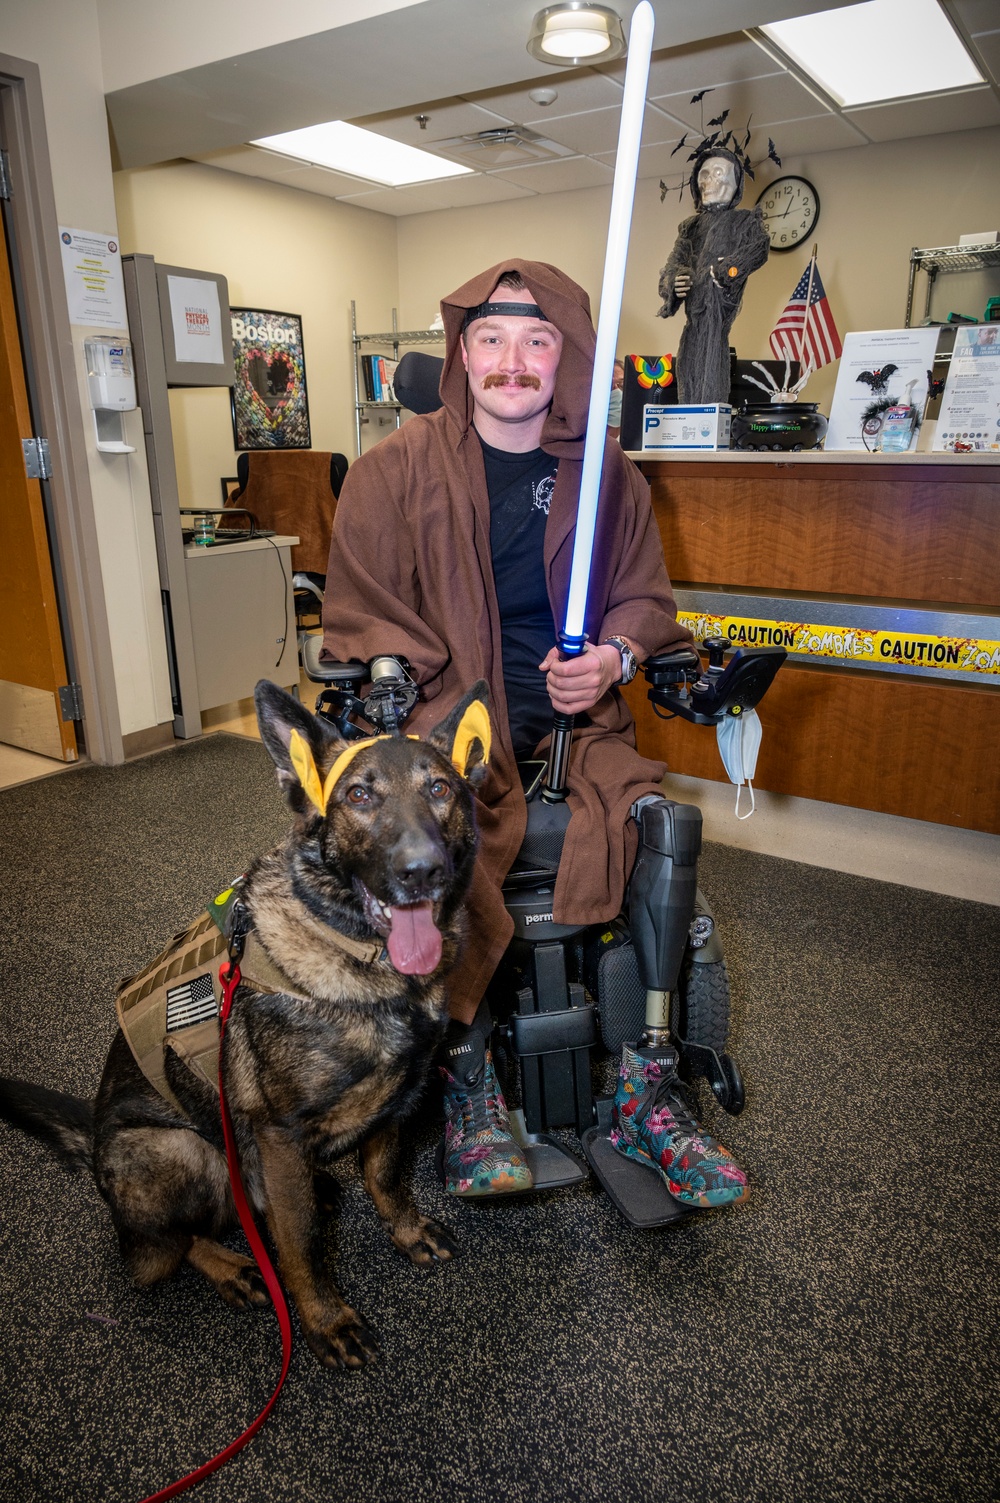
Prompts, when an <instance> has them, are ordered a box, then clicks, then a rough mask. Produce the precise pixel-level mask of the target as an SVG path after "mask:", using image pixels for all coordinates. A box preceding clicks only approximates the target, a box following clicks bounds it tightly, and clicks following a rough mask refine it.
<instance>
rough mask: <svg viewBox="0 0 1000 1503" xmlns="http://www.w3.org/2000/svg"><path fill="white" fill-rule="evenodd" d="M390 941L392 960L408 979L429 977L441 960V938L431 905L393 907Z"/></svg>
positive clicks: (388, 943) (388, 945)
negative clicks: (411, 977) (409, 977)
mask: <svg viewBox="0 0 1000 1503" xmlns="http://www.w3.org/2000/svg"><path fill="white" fill-rule="evenodd" d="M391 917H392V928H391V929H390V931H389V938H388V940H387V941H386V948H387V949H388V951H389V959H390V960H391V961H392V963H393V965H394V966H395V967H396V970H397V971H401V972H402V973H403V975H404V976H429V975H430V973H431V971H433V970H434V968H435V966H437V964H438V962H439V961H440V959H441V935H440V932H439V930H438V928H437V925H436V924H435V922H434V918H433V905H432V904H431V903H414V904H412V905H410V906H408V907H406V908H393V909H392V911H391Z"/></svg>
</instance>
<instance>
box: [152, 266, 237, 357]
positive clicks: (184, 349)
mask: <svg viewBox="0 0 1000 1503" xmlns="http://www.w3.org/2000/svg"><path fill="white" fill-rule="evenodd" d="M167 289H168V295H169V298H170V321H171V326H172V328H173V331H174V358H175V359H176V360H177V361H178V362H179V363H180V364H182V365H219V364H220V363H221V361H222V309H221V308H220V306H219V288H218V284H217V283H216V282H209V281H204V280H202V279H201V278H195V277H177V276H168V277H167ZM227 332H228V331H227Z"/></svg>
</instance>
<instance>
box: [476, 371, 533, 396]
mask: <svg viewBox="0 0 1000 1503" xmlns="http://www.w3.org/2000/svg"><path fill="white" fill-rule="evenodd" d="M511 382H513V383H514V385H515V386H530V387H532V388H533V390H535V391H541V389H542V383H541V381H539V379H538V377H537V376H533V375H532V374H531V372H530V371H521V373H520V375H517V376H505V375H502V374H501V373H500V371H494V372H493V373H492V375H489V376H484V378H483V391H489V389H490V387H491V386H510V384H511Z"/></svg>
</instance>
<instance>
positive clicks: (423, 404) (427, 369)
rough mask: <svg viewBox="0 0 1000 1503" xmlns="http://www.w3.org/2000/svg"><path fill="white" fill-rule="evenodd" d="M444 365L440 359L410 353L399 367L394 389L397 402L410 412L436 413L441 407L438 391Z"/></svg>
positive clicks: (416, 351) (416, 352) (404, 357)
mask: <svg viewBox="0 0 1000 1503" xmlns="http://www.w3.org/2000/svg"><path fill="white" fill-rule="evenodd" d="M443 370H444V361H443V360H442V358H441V356H440V355H428V354H426V353H425V352H424V351H423V350H407V352H406V354H405V355H403V356H402V358H401V359H400V362H399V364H398V365H397V367H396V374H395V375H394V376H393V378H392V389H393V391H394V392H395V393H396V401H397V402H401V403H402V404H403V406H404V407H406V408H408V409H409V411H410V412H437V410H438V408H439V407H440V406H441V405H442V403H441V394H440V392H439V390H438V387H439V386H440V384H441V372H442V371H443Z"/></svg>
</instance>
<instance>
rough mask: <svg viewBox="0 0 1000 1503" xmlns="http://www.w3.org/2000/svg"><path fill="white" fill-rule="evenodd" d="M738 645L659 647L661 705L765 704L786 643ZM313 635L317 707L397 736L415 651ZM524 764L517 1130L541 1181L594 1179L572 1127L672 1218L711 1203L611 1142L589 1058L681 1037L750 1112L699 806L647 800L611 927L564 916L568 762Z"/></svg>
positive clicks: (512, 1098) (505, 967) (660, 709)
mask: <svg viewBox="0 0 1000 1503" xmlns="http://www.w3.org/2000/svg"><path fill="white" fill-rule="evenodd" d="M731 645H732V644H731V643H729V642H728V641H727V640H726V639H725V638H721V637H720V638H712V639H709V640H708V641H706V642H705V643H704V644H703V646H704V651H705V652H706V653H707V659H708V661H707V663H705V664H703V662H702V659H701V657H700V656H699V653H698V652H697V651H696V650H695V649H694V648H687V647H685V648H681V649H679V650H676V651H673V652H668V653H662V654H659V655H657V656H654V657H651V658H648V659H647V660H646V662H645V663H643V664H642V672H643V674H644V676H645V679H646V682H647V685H648V697H649V699H650V701H651V702H652V704H653V707H654V710H655V711H656V713H657V714H658V715H661V716H664V717H665V718H668V719H669V718H672V717H673V716H680V717H682V718H684V719H686V720H689V721H692V722H694V723H696V724H699V725H718V724H720V722H722V721H723V720H724V718H725V717H726V716H727V715H728V716H739V715H742V714H745V713H746V712H747V711H749V710H751V709H753V708H755V706H756V705H757V704H759V702H760V700H761V699H762V698H763V696H764V694H765V693H766V692H767V689H768V687H769V686H770V684H771V682H772V680H773V678H774V675H775V674H776V673H777V671H778V669H779V668H780V666H781V664H782V663H783V662H784V660H785V658H786V656H787V654H786V653H785V652H784V650H783V649H781V648H749V649H747V648H738V649H737V650H736V651H734V652H732V653H731V655H729V653H730V648H731ZM309 646H310V648H311V650H310V651H308V652H307V654H306V656H305V660H304V661H305V667H306V671H307V673H308V675H309V677H310V678H312V679H313V680H314V681H315V682H317V683H321V684H323V685H324V687H323V689H322V691H321V693H320V694H319V696H318V699H317V702H316V712H317V714H319V715H322V716H325V717H326V718H328V719H329V720H331V721H333V722H334V723H335V724H336V725H337V726H338V728H339V730H340V731H341V734H342V735H344V736H345V737H347V738H348V739H351V738H354V737H358V736H363V735H371V734H372V732H373V731H375V732H376V733H378V732H386V733H392V732H395V731H398V729H399V727H400V725H401V724H402V722H403V721H404V720H405V718H406V716H407V715H408V714H409V712H410V710H411V709H412V707H413V705H414V703H415V702H416V699H417V696H418V693H419V691H418V688H417V686H416V684H414V683H413V681H412V680H411V679H410V677H409V673H408V665H407V664H406V662H405V660H402V659H400V658H395V657H391V656H388V655H386V656H381V657H377V658H373V659H371V660H370V661H369V662H368V663H362V662H359V661H350V662H320V660H319V648H320V639H319V638H318V637H314V638H312V639H311V641H310V644H309ZM727 656H728V660H727ZM365 686H368V692H367V694H366V695H365V697H364V698H362V697H361V691H362V689H363V688H364V687H365ZM553 742H555V737H553ZM520 771H521V779H522V785H523V787H524V792H525V798H526V801H527V811H528V824H527V831H526V834H525V838H524V842H523V844H522V846H521V850H520V852H519V853H518V856H517V859H516V861H515V862H514V865H513V867H512V868H511V871H510V872H509V874H508V876H507V879H506V881H505V883H504V886H503V896H504V902H505V905H506V907H507V910H508V912H509V913H510V915H511V918H512V919H513V922H514V936H513V938H512V940H511V943H510V945H509V947H508V950H507V952H506V954H505V956H504V958H503V960H502V961H501V964H500V966H499V968H498V970H497V973H496V975H495V976H494V979H493V981H492V983H491V986H490V988H489V991H488V993H487V999H486V1000H487V1002H488V1005H489V1010H490V1015H491V1019H492V1021H493V1050H494V1054H495V1056H496V1057H497V1060H498V1065H499V1067H500V1072H501V1078H502V1080H503V1085H504V1092H505V1095H506V1097H507V1100H508V1105H509V1106H511V1113H510V1115H511V1124H512V1130H513V1132H514V1135H515V1137H516V1138H517V1139H518V1141H519V1142H520V1145H521V1147H522V1149H523V1150H524V1152H525V1155H526V1157H527V1159H528V1163H529V1166H530V1168H531V1171H532V1175H533V1178H534V1187H535V1190H536V1191H544V1190H551V1189H556V1188H559V1187H562V1186H566V1185H571V1184H574V1183H578V1182H580V1181H581V1180H583V1179H585V1178H586V1177H587V1167H586V1165H585V1164H584V1163H583V1162H582V1161H581V1159H580V1157H579V1156H578V1154H577V1153H576V1152H575V1151H574V1150H573V1149H572V1148H570V1147H569V1146H568V1145H567V1142H566V1139H567V1138H568V1137H569V1136H570V1132H569V1130H572V1131H575V1133H576V1135H577V1137H578V1139H579V1144H580V1147H581V1148H582V1150H583V1153H584V1155H585V1157H586V1159H587V1161H588V1162H589V1164H590V1167H591V1169H592V1170H593V1171H594V1174H595V1175H596V1177H597V1179H598V1180H599V1181H600V1183H601V1185H602V1187H603V1188H604V1189H605V1191H606V1192H607V1193H608V1195H609V1196H610V1198H611V1199H612V1201H613V1202H614V1203H615V1205H616V1206H617V1208H618V1209H619V1211H620V1212H621V1213H622V1215H624V1216H625V1218H626V1219H627V1220H628V1221H629V1222H631V1224H632V1225H634V1226H638V1227H655V1226H663V1225H666V1224H668V1223H670V1222H673V1221H676V1220H679V1219H681V1218H683V1217H685V1216H689V1215H698V1214H702V1213H700V1212H699V1211H697V1210H693V1209H692V1208H691V1207H688V1206H684V1205H682V1204H681V1203H680V1202H678V1201H677V1200H675V1199H674V1198H673V1197H672V1196H671V1195H670V1194H669V1192H668V1191H667V1189H666V1186H665V1184H663V1182H662V1180H661V1179H660V1178H659V1176H657V1175H653V1174H650V1173H649V1172H648V1170H647V1169H645V1168H643V1167H641V1166H639V1165H637V1164H636V1163H634V1162H632V1161H631V1160H629V1159H627V1158H625V1157H624V1156H622V1155H621V1154H619V1153H618V1152H617V1151H616V1150H615V1148H614V1147H613V1145H612V1143H611V1141H610V1137H609V1130H610V1126H611V1108H612V1099H613V1098H612V1095H609V1094H601V1093H600V1092H599V1091H596V1092H595V1089H594V1075H595V1069H594V1068H593V1066H594V1064H595V1063H596V1064H597V1066H598V1069H597V1072H596V1073H598V1074H599V1073H600V1060H599V1056H600V1054H601V1046H603V1050H604V1051H607V1054H608V1055H619V1054H620V1052H621V1047H622V1044H623V1043H626V1042H629V1043H635V1042H637V1041H639V1042H641V1043H642V1044H644V1045H645V1046H649V1047H652V1048H654V1049H655V1048H659V1047H666V1046H667V1045H668V1043H671V1044H672V1045H673V1047H674V1048H676V1050H677V1051H678V1054H679V1073H680V1075H681V1077H682V1079H684V1080H686V1081H687V1082H689V1083H692V1082H695V1081H697V1080H698V1079H699V1078H704V1079H705V1080H706V1081H707V1084H708V1086H709V1087H710V1088H711V1091H712V1093H713V1095H714V1096H715V1098H716V1100H717V1101H718V1103H719V1105H720V1106H721V1107H722V1108H723V1109H724V1110H725V1111H726V1112H728V1113H729V1114H730V1115H733V1116H735V1115H737V1114H738V1113H739V1112H741V1111H742V1110H743V1106H744V1100H745V1093H744V1085H743V1079H742V1076H741V1074H740V1070H739V1067H738V1065H737V1064H736V1061H735V1060H734V1059H733V1058H732V1056H731V1055H730V1054H729V1053H728V1052H727V1040H728V1034H729V1020H730V997H729V980H728V975H727V972H726V963H725V958H724V955H723V950H722V943H721V939H720V936H719V932H718V929H717V928H716V925H715V919H714V916H713V914H712V911H711V908H710V907H709V905H708V903H707V901H706V900H705V897H704V895H703V894H702V892H701V891H700V889H699V887H698V881H697V863H698V855H699V852H700V849H701V826H702V818H701V811H700V810H699V809H698V808H696V807H695V806H694V805H689V804H678V803H675V802H673V801H671V800H668V799H665V798H664V799H657V800H653V801H650V802H648V803H645V804H644V807H642V808H641V809H640V810H638V811H636V813H637V822H638V824H639V831H640V841H639V850H638V854H637V856H636V860H635V864H634V866H633V869H632V872H631V875H630V878H629V882H628V887H627V892H626V901H625V907H624V909H623V912H622V913H621V914H620V915H618V917H617V918H615V919H614V920H612V921H610V922H608V923H604V924H596V925H568V924H557V923H555V922H554V920H553V918H552V897H553V891H554V884H555V878H556V873H557V871H558V867H559V859H560V855H561V852H562V846H563V840H564V838H565V834H566V829H567V827H568V825H569V820H570V809H569V805H568V803H567V801H566V795H565V787H564V769H563V770H562V773H563V775H562V777H561V775H560V769H558V768H557V767H554V765H553V757H552V756H550V760H549V763H548V764H546V763H545V762H527V763H523V764H521V767H520ZM560 782H562V784H563V786H560ZM605 1074H606V1071H605ZM612 1089H613V1087H612ZM518 1102H519V1104H515V1103H518Z"/></svg>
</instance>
